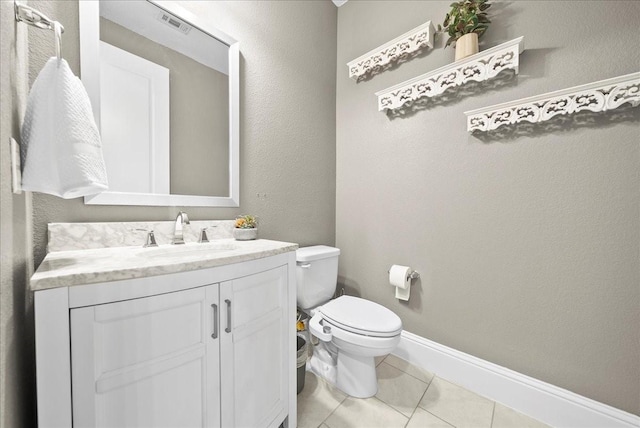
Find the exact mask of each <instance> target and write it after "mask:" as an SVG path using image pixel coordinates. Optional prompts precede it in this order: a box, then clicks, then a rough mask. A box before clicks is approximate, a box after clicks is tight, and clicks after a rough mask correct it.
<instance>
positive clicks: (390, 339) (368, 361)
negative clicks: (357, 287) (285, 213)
mask: <svg viewBox="0 0 640 428" xmlns="http://www.w3.org/2000/svg"><path fill="white" fill-rule="evenodd" d="M339 256H340V250H339V249H338V248H333V247H328V246H325V245H316V246H312V247H304V248H300V249H298V250H297V251H296V277H297V278H296V279H297V303H298V307H299V308H300V309H302V310H303V311H304V312H306V313H308V314H309V315H310V316H311V319H310V321H309V330H310V331H311V333H312V334H313V335H314V336H316V337H317V338H318V339H319V344H318V346H317V347H316V348H315V349H314V356H313V357H312V359H311V361H310V365H311V368H312V370H313V371H314V372H315V373H316V374H318V375H320V376H322V377H324V378H325V379H327V380H328V381H329V382H331V383H334V384H335V386H337V387H338V388H339V389H340V390H342V391H343V392H344V393H346V394H348V395H350V396H352V397H357V398H368V397H372V396H374V395H375V394H376V392H377V391H378V381H377V376H376V367H375V361H374V357H378V356H382V355H386V354H389V353H390V352H391V351H393V350H394V349H395V348H396V346H397V345H398V343H399V342H400V333H401V332H402V321H401V320H400V318H399V317H398V316H397V315H396V314H395V313H393V312H392V311H390V310H389V309H387V308H385V307H384V306H382V305H379V304H377V303H374V302H371V301H369V300H366V299H361V298H358V297H352V296H340V297H338V298H337V299H334V300H331V298H332V297H333V295H334V293H335V290H336V284H337V280H338V257H339Z"/></svg>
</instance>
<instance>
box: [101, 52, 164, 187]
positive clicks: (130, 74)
mask: <svg viewBox="0 0 640 428" xmlns="http://www.w3.org/2000/svg"><path fill="white" fill-rule="evenodd" d="M100 79H101V86H100V89H101V90H100V102H101V109H100V123H101V125H102V140H103V145H104V159H105V163H106V165H107V169H108V171H109V190H111V191H113V192H136V193H160V194H169V188H170V182H169V174H168V172H169V155H170V149H169V102H170V97H169V69H168V68H165V67H162V66H160V65H158V64H155V63H153V62H151V61H147V60H145V59H144V58H141V57H139V56H137V55H133V54H131V53H129V52H127V51H125V50H122V49H118V48H116V47H115V46H111V45H110V44H108V43H104V42H101V43H100ZM123 154H124V155H123Z"/></svg>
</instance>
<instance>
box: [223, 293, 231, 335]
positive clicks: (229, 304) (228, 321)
mask: <svg viewBox="0 0 640 428" xmlns="http://www.w3.org/2000/svg"><path fill="white" fill-rule="evenodd" d="M224 302H225V303H226V304H227V328H225V329H224V331H226V332H227V333H231V300H229V299H225V301H224Z"/></svg>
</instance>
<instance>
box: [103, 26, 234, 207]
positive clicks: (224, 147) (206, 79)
mask: <svg viewBox="0 0 640 428" xmlns="http://www.w3.org/2000/svg"><path fill="white" fill-rule="evenodd" d="M169 31H173V30H169ZM100 40H102V41H104V42H106V43H109V44H110V45H113V46H116V47H119V48H120V49H123V50H125V51H127V52H130V53H132V54H134V55H137V56H139V57H142V58H145V59H147V60H149V61H151V62H153V63H155V64H158V65H161V66H163V67H166V68H168V69H169V70H171V71H170V74H169V80H170V87H169V91H170V99H171V109H170V110H171V111H170V133H171V166H170V182H171V188H170V193H172V194H176V195H202V196H229V77H228V76H227V75H226V74H224V73H221V72H219V71H217V70H214V69H213V68H210V67H208V66H206V65H203V64H201V63H199V62H197V61H195V60H193V59H191V58H189V57H188V56H185V55H183V54H181V53H180V52H177V51H174V50H172V49H169V48H167V47H166V46H163V45H161V44H159V43H156V42H153V41H151V40H149V39H147V38H146V37H144V36H141V35H139V34H138V33H135V32H133V31H131V30H129V29H127V28H125V27H123V26H121V25H118V24H116V23H114V22H111V21H109V20H108V19H105V18H100ZM216 43H218V42H217V41H216ZM107 167H108V165H107ZM129 189H130V188H129Z"/></svg>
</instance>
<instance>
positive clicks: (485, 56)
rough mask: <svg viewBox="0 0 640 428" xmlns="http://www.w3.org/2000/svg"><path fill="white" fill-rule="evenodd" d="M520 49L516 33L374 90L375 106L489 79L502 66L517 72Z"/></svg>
mask: <svg viewBox="0 0 640 428" xmlns="http://www.w3.org/2000/svg"><path fill="white" fill-rule="evenodd" d="M523 50H524V37H518V38H517V39H514V40H511V41H509V42H506V43H502V44H500V45H498V46H494V47H493V48H490V49H487V50H484V51H482V52H480V53H477V54H475V55H471V56H469V57H467V58H464V59H462V60H460V61H456V62H454V63H453V64H449V65H446V66H444V67H441V68H438V69H437V70H434V71H431V72H429V73H426V74H423V75H421V76H418V77H414V78H413V79H411V80H407V81H406V82H403V83H400V84H398V85H395V86H392V87H390V88H387V89H385V90H383V91H380V92H376V96H377V97H378V110H379V111H383V110H395V109H398V108H400V107H402V106H403V105H405V104H407V103H410V102H413V101H415V100H418V99H420V98H423V97H430V98H432V97H437V96H439V95H441V94H443V93H444V92H445V91H446V90H447V89H450V88H454V87H456V86H462V85H464V84H465V83H467V82H471V81H475V82H482V81H485V80H489V79H492V78H494V77H496V76H497V75H498V74H500V73H501V72H502V71H504V70H513V71H514V73H516V74H517V73H518V67H519V57H520V54H521V53H522V51H523Z"/></svg>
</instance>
